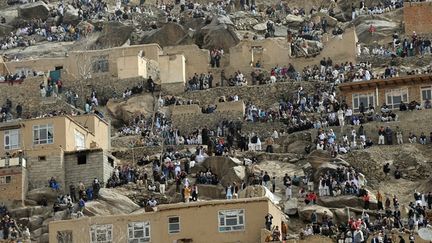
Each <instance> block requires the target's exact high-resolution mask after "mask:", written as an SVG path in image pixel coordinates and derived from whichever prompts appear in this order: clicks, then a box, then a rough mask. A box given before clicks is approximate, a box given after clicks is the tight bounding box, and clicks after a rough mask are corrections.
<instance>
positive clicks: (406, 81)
mask: <svg viewBox="0 0 432 243" xmlns="http://www.w3.org/2000/svg"><path fill="white" fill-rule="evenodd" d="M425 89H428V90H431V91H430V92H431V93H432V77H431V76H428V75H419V76H406V77H399V78H392V79H385V80H371V81H362V82H352V83H345V84H342V85H339V90H340V92H341V97H342V98H343V99H345V101H346V102H347V104H348V106H350V107H353V99H354V96H356V95H366V94H369V95H371V96H373V97H374V102H375V103H374V105H375V106H376V107H377V106H378V107H380V106H382V105H383V104H388V101H387V94H388V93H389V92H391V91H395V90H403V91H407V94H408V97H407V101H406V103H409V102H411V101H417V102H419V103H420V104H423V103H424V101H425V100H423V97H422V91H423V90H425ZM395 108H399V107H395Z"/></svg>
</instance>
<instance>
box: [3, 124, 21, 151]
mask: <svg viewBox="0 0 432 243" xmlns="http://www.w3.org/2000/svg"><path fill="white" fill-rule="evenodd" d="M14 136H17V138H18V139H17V144H11V141H12V140H11V137H14ZM6 138H8V140H9V142H8V145H6ZM3 146H4V149H5V150H14V149H19V148H20V147H21V134H20V129H11V130H6V131H5V132H4V134H3Z"/></svg>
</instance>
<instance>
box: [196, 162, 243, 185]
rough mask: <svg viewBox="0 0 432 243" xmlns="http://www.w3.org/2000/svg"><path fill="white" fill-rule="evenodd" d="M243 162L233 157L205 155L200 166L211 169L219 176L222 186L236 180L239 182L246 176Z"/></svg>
mask: <svg viewBox="0 0 432 243" xmlns="http://www.w3.org/2000/svg"><path fill="white" fill-rule="evenodd" d="M242 164H243V163H242V162H241V161H240V160H238V159H235V158H230V157H225V156H211V157H207V158H206V159H205V160H204V162H203V163H202V164H201V165H200V167H204V168H206V169H211V170H212V172H213V173H215V174H216V175H217V176H218V177H219V181H220V182H221V184H222V185H223V186H227V185H228V184H230V183H233V182H236V183H237V185H238V184H240V183H241V182H242V181H243V180H244V179H245V178H246V169H245V167H244V166H243V165H242Z"/></svg>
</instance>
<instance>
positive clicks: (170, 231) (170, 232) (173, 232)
mask: <svg viewBox="0 0 432 243" xmlns="http://www.w3.org/2000/svg"><path fill="white" fill-rule="evenodd" d="M173 218H177V219H178V222H177V223H170V219H173ZM173 224H178V231H172V230H171V229H170V226H171V225H173ZM180 231H181V225H180V216H169V217H168V234H170V235H172V234H178V233H180Z"/></svg>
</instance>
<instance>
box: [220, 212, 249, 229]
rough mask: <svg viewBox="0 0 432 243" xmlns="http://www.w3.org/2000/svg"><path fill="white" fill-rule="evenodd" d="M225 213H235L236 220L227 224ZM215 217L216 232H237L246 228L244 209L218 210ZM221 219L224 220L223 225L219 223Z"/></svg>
mask: <svg viewBox="0 0 432 243" xmlns="http://www.w3.org/2000/svg"><path fill="white" fill-rule="evenodd" d="M227 214H232V215H228V216H234V215H235V220H236V224H235V225H228V224H227ZM233 218H234V217H233ZM217 219H218V232H220V233H228V232H238V231H245V230H246V221H245V210H244V209H227V210H219V211H218V217H217ZM240 219H241V220H240ZM221 220H223V221H224V222H223V223H224V224H223V225H222V224H221ZM240 221H242V223H239V222H240ZM239 227H241V228H239ZM221 228H223V229H221ZM228 228H229V229H228Z"/></svg>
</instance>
